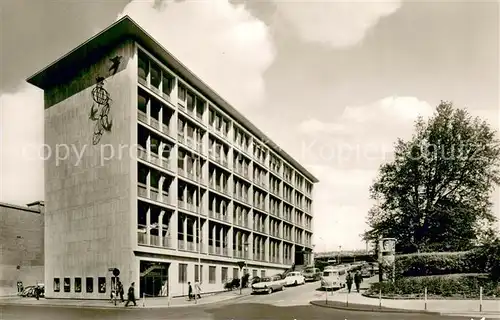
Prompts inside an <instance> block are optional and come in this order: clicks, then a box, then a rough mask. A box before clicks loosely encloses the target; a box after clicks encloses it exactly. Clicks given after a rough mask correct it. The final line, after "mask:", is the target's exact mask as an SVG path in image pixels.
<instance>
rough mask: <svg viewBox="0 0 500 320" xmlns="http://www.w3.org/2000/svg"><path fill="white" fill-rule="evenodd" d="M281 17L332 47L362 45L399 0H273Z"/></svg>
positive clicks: (303, 34) (311, 38) (305, 35)
mask: <svg viewBox="0 0 500 320" xmlns="http://www.w3.org/2000/svg"><path fill="white" fill-rule="evenodd" d="M273 1H274V3H275V5H276V8H277V12H278V13H279V16H282V17H283V18H284V19H285V20H287V21H288V22H290V23H291V24H292V25H293V26H295V27H296V29H297V32H298V33H299V35H300V37H301V38H302V39H303V40H304V41H308V42H316V43H323V44H325V45H328V46H330V47H334V48H341V47H351V46H354V45H357V44H359V43H360V42H362V41H363V39H364V38H365V37H366V35H367V34H368V32H369V31H370V29H372V28H373V27H374V26H376V25H377V23H378V22H379V21H380V19H382V18H384V17H387V16H389V15H391V14H393V13H395V12H396V11H397V10H398V9H399V8H400V7H401V2H402V1H399V0H387V1H379V0H359V1H356V0H354V1H333V0H330V1H328V0H327V1H311V2H309V1H282V0H273Z"/></svg>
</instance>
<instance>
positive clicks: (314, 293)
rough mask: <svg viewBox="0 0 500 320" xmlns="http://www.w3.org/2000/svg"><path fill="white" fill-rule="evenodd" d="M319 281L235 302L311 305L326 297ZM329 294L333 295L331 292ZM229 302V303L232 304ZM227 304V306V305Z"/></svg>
mask: <svg viewBox="0 0 500 320" xmlns="http://www.w3.org/2000/svg"><path fill="white" fill-rule="evenodd" d="M319 286H320V283H319V281H316V282H309V283H306V284H304V285H300V286H297V287H287V288H285V290H284V291H277V292H273V293H272V294H258V295H251V296H245V297H243V298H239V299H237V300H235V301H234V302H236V301H237V302H238V303H265V304H270V305H274V306H281V307H284V306H300V305H309V301H311V300H320V299H322V298H323V297H324V296H325V292H324V291H318V290H316V289H318V288H319ZM329 294H332V292H330V293H329ZM232 302H233V301H228V302H227V303H232ZM227 303H226V304H227Z"/></svg>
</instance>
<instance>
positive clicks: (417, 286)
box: [366, 275, 500, 298]
mask: <svg viewBox="0 0 500 320" xmlns="http://www.w3.org/2000/svg"><path fill="white" fill-rule="evenodd" d="M480 287H483V296H491V297H493V296H495V297H498V296H500V287H499V285H498V283H497V282H494V281H491V280H490V279H489V277H488V276H483V275H458V276H453V277H447V276H430V277H413V278H401V279H396V280H395V281H394V283H393V282H380V283H378V282H377V283H373V284H372V285H371V287H370V289H368V291H367V292H366V293H367V294H369V295H378V294H379V290H381V294H382V295H384V296H423V295H424V290H425V288H427V294H428V295H429V296H444V297H463V298H477V297H479V291H480Z"/></svg>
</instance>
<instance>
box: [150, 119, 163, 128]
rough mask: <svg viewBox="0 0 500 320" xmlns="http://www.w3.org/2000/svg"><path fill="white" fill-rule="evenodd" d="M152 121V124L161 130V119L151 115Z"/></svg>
mask: <svg viewBox="0 0 500 320" xmlns="http://www.w3.org/2000/svg"><path fill="white" fill-rule="evenodd" d="M150 121H151V126H152V127H153V128H155V129H157V130H158V131H159V130H160V128H161V126H160V121H158V120H157V119H155V118H153V117H150Z"/></svg>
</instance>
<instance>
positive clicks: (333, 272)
mask: <svg viewBox="0 0 500 320" xmlns="http://www.w3.org/2000/svg"><path fill="white" fill-rule="evenodd" d="M348 271H349V268H348V267H340V268H334V267H326V268H325V270H323V274H322V277H321V289H323V290H334V289H341V288H344V287H345V286H346V276H347V272H348Z"/></svg>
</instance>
